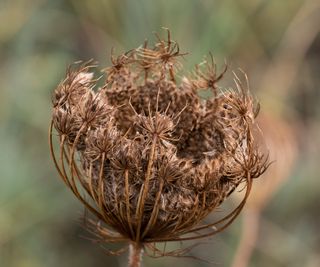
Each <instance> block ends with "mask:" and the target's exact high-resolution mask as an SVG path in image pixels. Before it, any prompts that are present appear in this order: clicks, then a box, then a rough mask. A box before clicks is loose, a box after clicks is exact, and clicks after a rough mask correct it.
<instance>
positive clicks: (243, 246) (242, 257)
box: [232, 209, 260, 267]
mask: <svg viewBox="0 0 320 267" xmlns="http://www.w3.org/2000/svg"><path fill="white" fill-rule="evenodd" d="M259 223H260V211H259V210H256V209H250V210H249V209H248V210H246V211H245V212H244V214H243V222H242V236H241V239H240V243H239V245H238V248H237V251H236V255H235V257H234V259H233V263H232V267H246V266H248V265H249V262H250V258H251V255H252V252H253V250H254V247H255V243H256V241H257V237H258V231H259Z"/></svg>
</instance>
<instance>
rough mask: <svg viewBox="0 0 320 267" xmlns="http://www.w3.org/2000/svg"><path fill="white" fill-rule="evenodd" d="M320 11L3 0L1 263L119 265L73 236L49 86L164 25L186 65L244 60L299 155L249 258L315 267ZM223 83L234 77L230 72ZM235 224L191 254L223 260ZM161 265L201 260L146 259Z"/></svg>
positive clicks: (309, 1) (268, 5) (317, 7)
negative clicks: (53, 156)
mask: <svg viewBox="0 0 320 267" xmlns="http://www.w3.org/2000/svg"><path fill="white" fill-rule="evenodd" d="M319 13H320V1H319V0H316V1H315V0H305V1H304V0H292V1H278V0H270V1H266V0H225V1H218V0H217V1H213V0H185V1H183V0H171V1H169V0H158V1H149V0H126V1H125V0H105V1H103V0H82V1H77V0H67V1H62V0H55V1H53V0H14V1H10V0H0V170H1V184H0V266H5V267H11V266H12V267H28V266H30V267H37V266H48V267H50V266H65V267H67V266H68V267H69V266H78V267H81V266H83V267H85V266H125V262H126V258H125V255H124V256H123V257H120V258H116V257H108V256H107V255H106V254H105V253H104V251H103V249H100V248H99V247H98V246H96V245H94V244H92V243H91V242H90V241H87V240H85V239H83V238H81V236H88V234H87V233H86V231H84V230H83V229H82V227H81V223H79V220H77V218H80V217H81V216H82V215H83V208H82V207H81V205H80V203H78V202H76V200H75V198H74V197H73V195H72V194H71V193H70V192H69V191H68V190H67V189H66V188H65V187H64V185H63V184H62V182H61V181H60V180H59V179H58V177H57V176H58V175H57V173H56V172H55V170H54V167H53V164H52V162H51V160H50V157H49V151H48V144H47V130H48V125H49V120H50V113H51V92H52V90H53V89H54V87H55V86H56V85H57V84H58V82H59V81H60V80H61V78H62V77H63V75H64V72H65V68H66V66H67V65H68V64H69V63H71V62H73V61H76V60H79V59H82V60H87V59H90V58H95V59H97V60H98V61H99V62H100V63H101V64H102V65H103V66H106V65H107V64H109V63H110V61H109V55H110V51H111V48H112V47H115V53H121V52H123V51H126V50H128V49H131V48H133V47H137V46H139V45H140V44H141V43H142V42H143V41H144V39H146V38H148V39H150V41H152V38H154V36H153V34H152V33H153V32H155V31H157V32H159V33H160V34H163V31H162V30H161V28H162V27H168V28H170V29H171V31H172V35H173V38H174V39H175V40H177V41H178V42H179V43H180V46H181V50H182V51H186V52H189V53H190V54H189V55H188V56H187V59H186V60H182V63H183V64H184V65H185V68H186V70H187V71H191V70H192V67H193V65H194V64H195V63H198V62H200V61H201V60H202V59H203V56H204V55H205V54H207V52H209V51H211V52H212V53H213V54H214V56H215V58H216V61H217V63H218V65H219V66H221V68H222V66H223V64H224V60H225V59H226V60H227V62H228V63H229V65H230V69H234V70H236V69H237V68H238V67H241V68H242V69H243V70H245V71H246V72H247V73H248V75H249V78H250V83H251V89H252V91H254V93H255V94H256V95H257V96H258V97H259V99H260V102H261V106H262V112H264V113H265V114H268V115H270V116H274V117H276V118H280V119H281V120H283V121H289V122H290V124H289V125H291V127H292V128H291V131H292V132H294V136H295V138H296V141H297V145H296V147H297V152H296V153H297V159H296V161H295V163H294V164H293V166H292V169H291V170H290V172H289V173H290V174H289V178H288V180H287V181H286V182H285V183H284V184H283V186H282V187H281V188H280V190H279V191H277V192H276V193H275V194H274V195H273V197H272V198H271V199H270V202H269V203H268V204H267V206H266V208H265V209H264V211H263V214H262V218H261V226H260V230H259V238H258V240H257V243H256V249H255V251H254V254H253V257H252V260H251V264H250V266H297V267H298V266H299V267H300V266H307V267H315V266H319V265H320V256H319V255H320V253H319V252H320V236H319V234H318V226H319V225H320V215H319V214H320V213H319V200H320V199H319V195H320V180H319V179H318V176H319V171H320V169H319V164H318V161H319V156H320V152H319V151H320V149H319V148H320V141H319V140H320V139H319V136H320V124H319V119H320V108H319V106H320V105H319V103H320V102H319V101H320V94H319V84H320V76H319V68H320V57H319V56H320V36H319V30H320V16H319V15H318V14H319ZM221 85H225V86H232V85H233V83H232V75H231V72H229V74H228V75H227V76H226V79H225V82H222V83H221ZM269 126H270V127H273V125H272V124H271V125H270V124H269ZM274 164H275V165H276V164H277V162H275V163H274ZM267 178H269V177H266V179H267ZM240 225H241V219H239V220H237V222H236V223H235V224H234V225H233V226H232V227H231V228H229V229H228V230H227V231H226V232H225V233H223V234H220V235H218V236H215V237H214V238H212V239H211V240H206V244H204V245H201V246H200V247H199V248H197V249H194V251H193V252H192V254H193V255H196V256H198V257H201V258H203V259H209V260H212V261H214V262H215V263H217V264H219V263H221V265H222V266H229V265H230V264H231V262H232V258H233V256H234V254H235V250H236V247H237V244H238V242H239V239H240V228H241V227H240ZM165 264H167V265H168V266H170V265H172V264H175V266H177V267H178V266H185V267H187V266H208V264H206V263H203V262H200V261H195V260H190V259H174V258H168V259H157V260H154V259H146V260H145V266H164V265H165Z"/></svg>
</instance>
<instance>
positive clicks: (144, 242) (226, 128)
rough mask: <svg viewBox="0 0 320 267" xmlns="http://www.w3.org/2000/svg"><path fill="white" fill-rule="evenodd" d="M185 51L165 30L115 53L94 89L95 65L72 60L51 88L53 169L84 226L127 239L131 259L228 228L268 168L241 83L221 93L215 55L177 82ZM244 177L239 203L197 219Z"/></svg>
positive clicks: (105, 237) (104, 236)
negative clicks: (152, 40)
mask: <svg viewBox="0 0 320 267" xmlns="http://www.w3.org/2000/svg"><path fill="white" fill-rule="evenodd" d="M183 55H185V54H181V53H180V50H179V46H178V44H177V43H176V42H174V41H173V40H171V37H170V34H169V31H168V38H167V40H161V39H159V42H158V43H156V44H155V46H154V47H151V48H149V47H147V43H145V44H144V45H143V46H141V47H139V48H137V49H133V50H130V51H129V52H127V53H125V54H123V55H120V56H119V57H117V58H115V57H112V63H113V64H114V65H113V66H111V67H109V68H107V69H106V80H105V84H104V86H102V87H100V88H97V89H94V87H95V86H96V82H97V80H95V79H94V77H93V73H92V71H93V69H95V68H96V66H95V65H93V64H92V62H87V63H84V64H74V65H73V66H71V67H70V68H69V69H68V70H67V74H66V78H65V79H64V80H63V81H62V82H61V83H60V84H59V85H58V87H57V88H56V90H55V91H54V94H53V101H52V102H53V113H52V122H51V127H50V148H51V153H52V156H53V160H54V163H55V166H56V168H57V170H58V172H59V174H60V176H61V177H62V179H63V181H64V182H65V183H66V185H67V186H68V187H69V188H70V189H71V190H72V192H73V193H74V194H75V196H76V197H77V198H78V199H79V200H80V201H81V202H82V203H83V204H84V205H85V207H86V208H87V209H88V210H89V211H91V212H92V213H93V214H94V215H95V217H96V218H97V221H96V222H94V221H92V220H90V222H91V223H90V225H89V228H90V230H91V231H92V232H93V233H94V234H95V235H96V237H97V239H98V241H100V242H129V244H131V248H130V253H131V254H132V255H133V256H132V261H133V263H132V262H131V263H130V264H131V266H138V265H137V261H139V260H140V251H141V250H142V249H145V250H146V251H148V249H149V251H150V250H151V251H152V252H153V253H154V255H158V256H161V255H163V254H164V253H163V251H160V250H158V249H157V247H156V246H155V245H154V243H157V242H167V241H183V240H192V239H198V238H204V237H208V236H211V235H214V234H216V233H218V232H220V231H222V230H223V229H225V228H226V227H227V226H228V225H230V224H231V223H232V222H233V221H234V219H235V218H236V217H237V215H238V214H239V213H240V211H241V209H242V208H243V206H244V205H245V202H246V200H247V198H248V196H249V193H250V189H251V186H252V180H253V179H254V178H257V177H259V176H260V175H261V174H262V173H263V172H264V171H265V170H266V169H267V166H268V163H267V157H265V156H264V155H261V154H260V153H259V151H258V149H257V147H256V145H255V142H254V139H253V136H252V131H253V129H254V128H255V127H256V125H255V123H254V119H255V117H256V115H257V114H256V113H257V112H256V110H257V109H256V105H255V103H254V101H253V98H252V96H251V95H250V93H249V91H248V89H247V88H246V87H245V86H243V84H242V83H241V82H240V80H239V79H238V78H237V77H236V78H235V81H236V85H237V88H236V89H235V90H228V91H226V92H220V91H219V90H218V87H217V86H216V82H218V81H219V80H220V79H221V78H222V76H223V74H224V72H225V71H226V69H225V70H223V72H222V73H221V74H218V73H216V66H215V64H214V62H213V60H211V61H208V62H207V61H205V62H204V64H201V65H198V66H197V67H196V71H195V75H194V76H193V77H190V78H188V77H183V78H182V79H181V82H180V83H178V82H177V81H176V80H177V79H176V78H175V72H176V69H177V68H176V65H177V64H178V66H179V67H181V64H180V63H179V58H180V57H181V56H183ZM211 59H212V57H211ZM206 88H207V89H210V90H212V91H213V94H212V95H213V96H212V97H211V99H208V100H201V99H200V98H199V96H198V91H199V90H202V89H206ZM53 128H55V130H56V131H57V133H58V139H59V142H58V143H59V145H58V148H59V152H58V153H56V152H55V149H54V146H55V143H56V142H55V141H54V140H53V134H52V132H53ZM242 183H243V184H244V188H245V194H244V199H243V200H242V201H241V202H240V204H239V205H238V206H237V207H236V208H235V209H234V210H232V211H231V212H230V213H229V214H228V215H226V216H225V217H223V218H221V219H220V220H218V221H215V222H212V223H207V224H204V223H202V224H201V222H202V220H203V219H204V218H205V217H206V216H207V215H208V214H209V213H211V212H214V211H215V209H217V207H219V205H220V204H221V203H222V202H223V201H224V200H225V199H226V197H228V196H229V195H230V194H231V193H232V192H233V191H234V189H235V188H237V186H238V185H239V184H242ZM182 252H184V251H178V252H177V254H179V253H182ZM177 254H169V255H177Z"/></svg>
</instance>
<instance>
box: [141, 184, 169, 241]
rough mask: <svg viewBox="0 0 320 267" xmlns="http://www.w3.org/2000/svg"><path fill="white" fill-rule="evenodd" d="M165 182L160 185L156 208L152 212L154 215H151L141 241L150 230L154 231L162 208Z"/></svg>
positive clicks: (155, 203)
mask: <svg viewBox="0 0 320 267" xmlns="http://www.w3.org/2000/svg"><path fill="white" fill-rule="evenodd" d="M163 184H164V182H163V180H161V181H160V185H159V191H158V193H157V195H156V199H155V202H154V206H153V210H152V213H151V216H150V219H149V222H148V224H147V226H146V228H145V229H144V231H143V233H142V236H141V239H143V238H144V237H145V236H146V235H147V234H148V232H149V230H150V229H152V228H153V227H154V225H155V223H156V219H157V216H158V213H159V206H160V197H161V194H162V188H163Z"/></svg>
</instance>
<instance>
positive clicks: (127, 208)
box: [124, 170, 134, 239]
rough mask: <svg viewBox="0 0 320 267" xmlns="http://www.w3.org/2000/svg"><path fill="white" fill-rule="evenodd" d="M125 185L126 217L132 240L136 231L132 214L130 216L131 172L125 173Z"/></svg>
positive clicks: (126, 171)
mask: <svg viewBox="0 0 320 267" xmlns="http://www.w3.org/2000/svg"><path fill="white" fill-rule="evenodd" d="M124 184H125V199H126V215H127V221H128V225H129V229H130V233H131V238H132V239H133V238H134V231H133V227H132V221H131V214H130V195H129V171H128V170H125V172H124Z"/></svg>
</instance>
